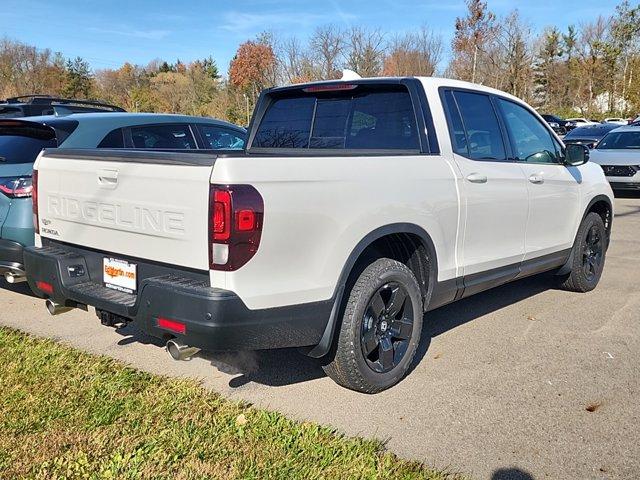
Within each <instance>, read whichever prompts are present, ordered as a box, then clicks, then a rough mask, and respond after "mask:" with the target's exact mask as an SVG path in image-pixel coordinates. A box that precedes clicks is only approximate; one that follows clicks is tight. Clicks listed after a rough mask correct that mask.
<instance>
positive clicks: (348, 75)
mask: <svg viewBox="0 0 640 480" xmlns="http://www.w3.org/2000/svg"><path fill="white" fill-rule="evenodd" d="M361 78H362V77H361V76H360V75H358V74H357V73H356V72H354V71H353V70H349V69H347V68H345V69H344V70H342V78H341V79H340V80H360V79H361Z"/></svg>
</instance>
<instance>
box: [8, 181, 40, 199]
mask: <svg viewBox="0 0 640 480" xmlns="http://www.w3.org/2000/svg"><path fill="white" fill-rule="evenodd" d="M32 190H33V181H32V178H31V177H8V178H0V192H1V193H3V194H4V195H6V196H7V197H9V198H26V197H30V196H31V192H32Z"/></svg>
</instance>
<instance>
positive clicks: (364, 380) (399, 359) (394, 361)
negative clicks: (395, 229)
mask: <svg viewBox="0 0 640 480" xmlns="http://www.w3.org/2000/svg"><path fill="white" fill-rule="evenodd" d="M380 302H382V305H381V304H380ZM401 303H402V304H401ZM400 304H401V305H400ZM379 310H381V311H380V314H377V313H376V312H377V311H379ZM343 311H344V313H343V316H342V323H341V326H340V331H339V334H338V338H337V340H336V345H335V349H334V350H335V355H334V356H333V358H332V359H331V362H330V363H329V364H328V365H326V366H324V367H323V368H324V371H325V372H326V373H327V375H329V376H330V377H331V378H332V379H333V380H334V381H335V382H336V383H338V384H339V385H342V386H343V387H346V388H349V389H351V390H356V391H359V392H364V393H377V392H381V391H382V390H385V389H387V388H389V387H392V386H393V385H395V384H396V383H398V382H399V381H400V380H402V378H403V377H404V376H405V374H406V373H407V370H408V369H409V367H410V366H411V363H412V361H413V358H414V356H415V354H416V350H417V348H418V344H419V342H420V333H421V331H422V317H423V315H424V311H423V304H422V295H421V293H420V287H419V285H418V281H417V280H416V277H415V275H414V274H413V272H411V270H409V268H408V267H407V266H406V265H404V264H403V263H400V262H397V261H396V260H392V259H389V258H381V259H378V260H375V261H373V262H372V263H371V264H369V265H368V266H367V267H366V268H365V269H364V270H363V271H362V273H361V274H360V276H359V277H358V278H357V280H356V281H355V283H354V284H353V287H352V288H351V290H350V291H349V293H348V298H347V300H346V304H345V307H344V309H343ZM409 320H410V322H409ZM409 323H410V326H409ZM367 352H368V353H367ZM390 355H391V357H390Z"/></svg>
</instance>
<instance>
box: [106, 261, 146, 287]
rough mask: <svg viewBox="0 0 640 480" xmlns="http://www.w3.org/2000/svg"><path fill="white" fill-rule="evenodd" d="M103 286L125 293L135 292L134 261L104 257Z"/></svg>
mask: <svg viewBox="0 0 640 480" xmlns="http://www.w3.org/2000/svg"><path fill="white" fill-rule="evenodd" d="M102 265H103V268H102V274H103V281H104V286H105V287H108V288H112V289H114V290H118V291H120V292H126V293H136V288H137V275H136V267H137V265H136V264H135V263H129V262H127V261H126V260H119V259H117V258H107V257H105V258H104V259H103V261H102Z"/></svg>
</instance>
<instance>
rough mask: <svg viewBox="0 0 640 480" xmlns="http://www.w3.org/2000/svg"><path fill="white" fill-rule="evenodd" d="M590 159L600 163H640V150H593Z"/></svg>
mask: <svg viewBox="0 0 640 480" xmlns="http://www.w3.org/2000/svg"><path fill="white" fill-rule="evenodd" d="M589 159H590V160H591V161H592V162H594V163H597V164H599V165H640V150H604V149H603V150H598V149H597V148H596V149H595V150H591V152H590V156H589Z"/></svg>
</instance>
